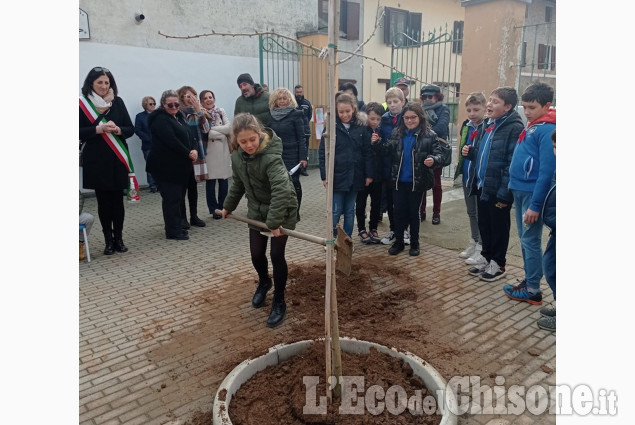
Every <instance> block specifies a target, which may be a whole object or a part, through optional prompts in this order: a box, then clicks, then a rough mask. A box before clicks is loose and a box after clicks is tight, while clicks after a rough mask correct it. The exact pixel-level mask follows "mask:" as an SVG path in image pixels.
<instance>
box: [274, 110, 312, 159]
mask: <svg viewBox="0 0 635 425" xmlns="http://www.w3.org/2000/svg"><path fill="white" fill-rule="evenodd" d="M304 121H305V118H304V114H303V112H302V111H300V110H298V109H294V110H292V111H291V112H290V113H289V114H288V115H285V117H284V118H282V119H280V120H277V119H275V118H274V117H273V115H272V116H271V119H270V120H269V128H270V129H272V130H273V131H274V133H276V135H277V136H278V137H279V138H280V139H281V140H282V160H283V161H284V165H285V167H287V170H291V169H292V168H293V167H295V166H296V165H298V163H299V162H300V161H306V158H307V156H308V153H307V149H306V143H305V135H304Z"/></svg>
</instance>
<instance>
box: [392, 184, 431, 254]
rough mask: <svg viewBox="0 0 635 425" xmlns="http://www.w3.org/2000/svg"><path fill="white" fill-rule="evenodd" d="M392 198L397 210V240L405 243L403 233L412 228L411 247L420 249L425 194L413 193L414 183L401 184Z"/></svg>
mask: <svg viewBox="0 0 635 425" xmlns="http://www.w3.org/2000/svg"><path fill="white" fill-rule="evenodd" d="M392 196H393V201H394V209H395V212H394V214H395V239H397V241H401V242H403V232H404V230H406V229H407V228H408V226H410V246H411V247H412V248H419V226H420V225H421V221H420V220H419V208H420V207H421V198H422V197H423V192H413V191H412V182H409V183H401V182H399V183H398V184H397V190H395V191H393V194H392Z"/></svg>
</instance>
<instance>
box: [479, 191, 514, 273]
mask: <svg viewBox="0 0 635 425" xmlns="http://www.w3.org/2000/svg"><path fill="white" fill-rule="evenodd" d="M496 202H497V201H496V200H495V199H494V200H487V201H483V200H481V199H479V201H478V230H479V232H480V233H481V241H482V244H483V250H482V251H481V255H482V256H483V257H485V259H486V260H487V261H488V262H489V261H490V260H494V261H496V264H498V265H499V266H500V267H504V266H505V263H506V256H507V247H508V246H509V226H510V221H511V217H510V211H511V209H512V206H511V204H509V205H507V206H506V207H504V208H498V207H497V206H496Z"/></svg>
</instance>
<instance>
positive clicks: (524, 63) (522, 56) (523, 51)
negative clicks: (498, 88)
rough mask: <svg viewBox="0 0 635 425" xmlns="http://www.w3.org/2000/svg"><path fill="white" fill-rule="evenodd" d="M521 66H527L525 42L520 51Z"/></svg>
mask: <svg viewBox="0 0 635 425" xmlns="http://www.w3.org/2000/svg"><path fill="white" fill-rule="evenodd" d="M520 66H527V42H526V41H523V45H522V48H521V51H520Z"/></svg>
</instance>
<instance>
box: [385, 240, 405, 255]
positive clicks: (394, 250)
mask: <svg viewBox="0 0 635 425" xmlns="http://www.w3.org/2000/svg"><path fill="white" fill-rule="evenodd" d="M404 249H405V246H404V243H403V242H401V241H395V243H394V244H392V246H391V247H390V249H389V250H388V254H390V255H397V254H399V253H400V252H401V251H403V250H404Z"/></svg>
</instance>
